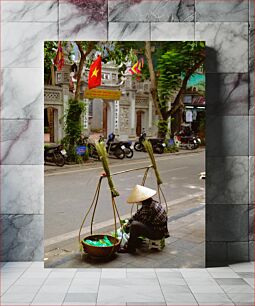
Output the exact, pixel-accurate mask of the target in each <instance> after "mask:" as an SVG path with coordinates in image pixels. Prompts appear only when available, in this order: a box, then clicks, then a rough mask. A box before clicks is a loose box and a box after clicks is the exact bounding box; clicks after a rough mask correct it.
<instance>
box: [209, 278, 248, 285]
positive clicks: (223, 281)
mask: <svg viewBox="0 0 255 306" xmlns="http://www.w3.org/2000/svg"><path fill="white" fill-rule="evenodd" d="M215 280H216V282H217V283H218V284H219V285H246V283H245V281H244V280H243V279H241V278H215Z"/></svg>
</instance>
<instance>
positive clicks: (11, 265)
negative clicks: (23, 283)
mask: <svg viewBox="0 0 255 306" xmlns="http://www.w3.org/2000/svg"><path fill="white" fill-rule="evenodd" d="M31 265H32V262H31V261H28V262H25V261H24V262H20V261H19V262H15V261H13V262H6V263H5V264H4V266H3V267H1V271H4V270H5V269H8V270H11V269H24V270H25V269H28V268H29V267H31Z"/></svg>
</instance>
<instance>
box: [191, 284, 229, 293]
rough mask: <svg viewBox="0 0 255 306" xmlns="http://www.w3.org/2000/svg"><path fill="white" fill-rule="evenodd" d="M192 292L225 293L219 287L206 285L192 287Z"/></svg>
mask: <svg viewBox="0 0 255 306" xmlns="http://www.w3.org/2000/svg"><path fill="white" fill-rule="evenodd" d="M189 287H190V290H191V291H192V292H193V293H194V294H195V293H210V294H212V293H224V291H223V290H222V288H221V287H220V286H218V285H205V284H202V283H201V284H198V285H190V284H189Z"/></svg>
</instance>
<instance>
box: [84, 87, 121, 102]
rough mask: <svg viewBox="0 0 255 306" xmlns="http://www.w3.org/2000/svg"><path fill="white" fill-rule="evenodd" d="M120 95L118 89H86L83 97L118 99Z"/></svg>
mask: <svg viewBox="0 0 255 306" xmlns="http://www.w3.org/2000/svg"><path fill="white" fill-rule="evenodd" d="M120 96H121V91H120V90H110V89H98V88H93V89H86V90H85V93H84V97H85V98H86V99H104V100H119V99H120Z"/></svg>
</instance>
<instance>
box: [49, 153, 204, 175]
mask: <svg viewBox="0 0 255 306" xmlns="http://www.w3.org/2000/svg"><path fill="white" fill-rule="evenodd" d="M201 152H205V147H203V148H200V149H196V150H181V151H179V152H175V153H164V154H161V155H159V154H158V155H156V156H155V157H156V159H157V158H158V157H163V156H164V157H166V156H177V155H186V154H198V153H201ZM138 154H139V153H138ZM143 159H144V157H141V158H135V159H131V160H130V161H132V162H134V161H136V160H137V161H141V160H143ZM128 163H129V161H128V162H125V163H123V164H128ZM96 164H98V163H97V161H95V160H88V161H87V162H86V163H84V164H73V165H64V167H58V166H50V167H52V168H50V169H45V165H44V173H54V172H56V171H59V170H60V172H61V170H62V169H64V170H65V171H66V170H68V169H79V168H80V169H83V168H84V169H86V167H87V166H91V165H96ZM46 166H47V165H46ZM48 167H49V166H48Z"/></svg>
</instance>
